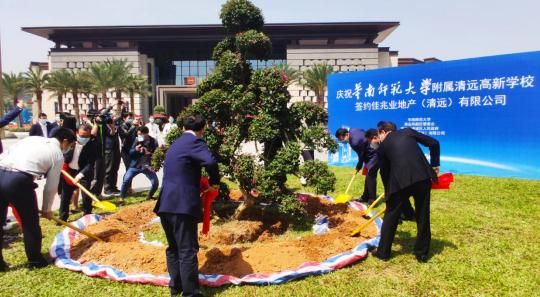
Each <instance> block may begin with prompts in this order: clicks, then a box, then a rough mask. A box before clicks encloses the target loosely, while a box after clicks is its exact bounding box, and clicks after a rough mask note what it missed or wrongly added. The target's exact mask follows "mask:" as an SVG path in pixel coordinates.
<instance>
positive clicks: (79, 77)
mask: <svg viewBox="0 0 540 297" xmlns="http://www.w3.org/2000/svg"><path fill="white" fill-rule="evenodd" d="M68 73H69V76H68V78H67V80H66V86H67V87H68V89H69V92H70V93H71V95H73V109H74V111H75V119H76V120H77V125H78V124H79V121H80V110H79V94H80V93H81V91H82V90H83V89H84V87H85V82H84V74H82V73H83V72H82V71H74V70H73V69H70V70H69V71H68Z"/></svg>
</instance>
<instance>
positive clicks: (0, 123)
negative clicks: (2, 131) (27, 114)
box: [0, 101, 24, 154]
mask: <svg viewBox="0 0 540 297" xmlns="http://www.w3.org/2000/svg"><path fill="white" fill-rule="evenodd" d="M23 107H24V102H23V101H19V102H18V103H17V106H15V107H14V108H13V109H12V110H10V111H9V112H8V113H6V114H5V115H4V116H3V117H1V118H0V128H4V127H5V126H7V125H9V123H11V121H13V120H14V119H15V118H17V116H19V114H20V113H21V111H22V110H23ZM2 151H3V147H2V140H1V139H0V154H1V153H2Z"/></svg>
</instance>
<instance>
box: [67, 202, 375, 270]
mask: <svg viewBox="0 0 540 297" xmlns="http://www.w3.org/2000/svg"><path fill="white" fill-rule="evenodd" d="M153 206H154V202H145V203H142V204H139V205H135V206H131V207H127V208H125V209H122V210H121V211H119V212H118V213H116V214H114V215H112V216H110V217H108V218H106V219H104V220H102V221H101V222H99V223H98V224H95V225H92V226H89V227H88V231H90V232H93V233H96V234H97V235H98V236H100V237H102V238H103V239H105V240H106V241H107V242H105V243H97V242H94V241H92V240H89V239H87V238H85V237H84V236H83V237H81V238H80V239H79V240H78V241H76V242H75V243H74V245H73V247H72V257H73V258H74V259H79V260H82V261H91V262H94V263H99V264H107V265H111V266H114V267H116V268H118V269H120V270H122V271H124V272H128V273H130V272H131V273H133V272H138V273H140V272H149V273H153V274H163V273H166V271H167V268H166V264H165V247H155V246H151V245H145V244H142V243H140V242H139V241H138V236H139V232H141V231H149V230H153V231H158V230H160V229H161V226H160V225H159V224H155V225H152V226H148V225H147V224H148V223H149V222H150V220H151V219H152V218H154V214H153V212H152V208H153ZM306 210H307V212H308V213H309V214H312V215H316V214H319V213H320V214H324V215H327V216H328V217H329V219H330V231H329V232H327V233H325V234H322V235H314V234H307V235H306V233H302V235H294V234H295V233H286V234H284V235H280V234H282V233H283V232H284V231H285V229H286V228H287V224H286V223H285V222H281V221H276V222H270V223H269V222H260V221H254V220H252V221H229V222H225V223H221V224H219V223H217V224H213V225H212V227H211V229H210V233H209V235H208V236H200V238H199V241H200V246H201V249H200V251H199V255H198V258H199V268H200V271H201V272H202V273H207V274H229V275H234V276H238V277H241V276H244V275H247V274H250V273H262V272H279V271H284V270H287V269H293V268H296V267H298V266H300V265H301V264H303V263H305V262H312V261H315V262H320V261H323V260H325V259H327V258H329V257H331V256H334V255H336V254H339V253H341V252H345V251H348V250H350V249H352V248H353V247H355V246H356V245H358V244H359V243H360V242H361V241H363V240H365V239H366V238H371V237H373V236H375V235H376V228H375V226H374V225H370V226H369V227H368V228H366V229H365V230H364V231H362V237H361V238H358V237H350V236H349V234H350V232H351V231H352V230H353V229H354V228H356V227H357V226H358V225H359V224H361V223H362V222H363V221H364V219H363V218H362V217H361V214H360V212H357V211H354V210H351V209H350V208H348V207H347V206H346V205H335V204H330V203H328V202H326V201H323V200H320V199H318V198H309V199H307V205H306ZM165 244H166V243H165Z"/></svg>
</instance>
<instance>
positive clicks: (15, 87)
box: [2, 72, 28, 127]
mask: <svg viewBox="0 0 540 297" xmlns="http://www.w3.org/2000/svg"><path fill="white" fill-rule="evenodd" d="M2 87H3V94H4V96H6V97H8V98H10V99H11V100H12V101H13V105H14V106H15V105H17V101H19V97H20V96H24V95H26V94H27V93H28V89H27V85H26V80H25V78H24V75H23V74H22V73H17V74H15V73H13V72H11V73H9V74H8V73H2ZM19 126H20V127H22V117H21V115H19Z"/></svg>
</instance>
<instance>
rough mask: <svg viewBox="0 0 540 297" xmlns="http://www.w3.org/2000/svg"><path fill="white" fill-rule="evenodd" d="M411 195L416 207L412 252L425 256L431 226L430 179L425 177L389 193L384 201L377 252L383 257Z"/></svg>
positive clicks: (388, 251)
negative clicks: (415, 234) (384, 207)
mask: <svg viewBox="0 0 540 297" xmlns="http://www.w3.org/2000/svg"><path fill="white" fill-rule="evenodd" d="M410 196H413V198H414V206H415V209H416V229H417V238H416V244H415V245H414V254H415V255H418V256H427V255H428V253H429V246H430V243H431V227H430V219H429V206H430V196H431V180H429V179H427V180H424V181H420V182H417V183H414V184H412V185H410V186H408V187H406V188H404V189H402V190H400V191H398V192H396V193H393V194H391V195H390V197H389V198H388V200H387V201H386V211H385V213H384V218H383V225H382V228H381V240H380V242H379V247H378V249H377V250H378V252H379V253H380V255H381V256H383V257H390V253H391V250H392V242H393V241H394V237H395V235H396V229H397V225H398V222H399V218H400V216H401V213H402V211H403V208H404V207H405V205H406V204H409V205H410V202H409V197H410Z"/></svg>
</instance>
